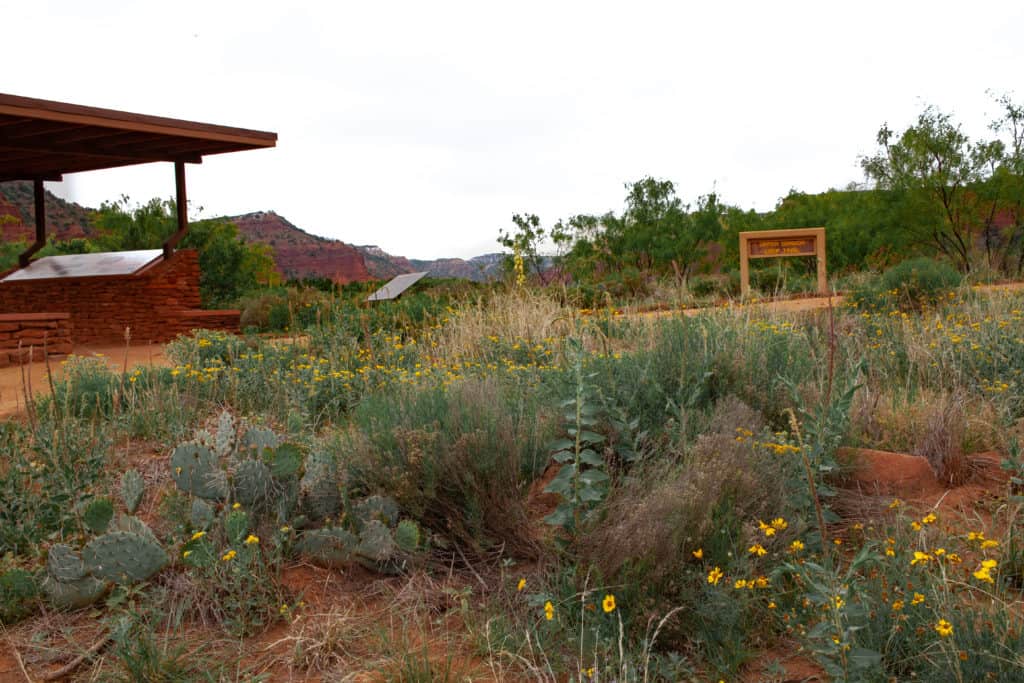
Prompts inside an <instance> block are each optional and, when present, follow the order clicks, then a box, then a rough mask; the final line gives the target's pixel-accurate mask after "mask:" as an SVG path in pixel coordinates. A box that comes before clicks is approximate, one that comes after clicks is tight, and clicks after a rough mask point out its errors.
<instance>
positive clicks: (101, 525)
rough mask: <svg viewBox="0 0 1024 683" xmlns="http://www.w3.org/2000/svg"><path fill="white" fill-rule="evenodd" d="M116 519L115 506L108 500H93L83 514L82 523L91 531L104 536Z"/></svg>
mask: <svg viewBox="0 0 1024 683" xmlns="http://www.w3.org/2000/svg"><path fill="white" fill-rule="evenodd" d="M113 517H114V504H113V503H111V502H110V500H109V499H107V498H93V499H92V500H91V501H90V502H89V504H88V505H87V506H86V508H85V512H83V513H82V521H83V522H85V526H86V527H88V528H89V531H91V532H93V533H94V534H102V533H103V532H104V531H106V530H107V527H108V526H109V525H110V520H111V519H112V518H113Z"/></svg>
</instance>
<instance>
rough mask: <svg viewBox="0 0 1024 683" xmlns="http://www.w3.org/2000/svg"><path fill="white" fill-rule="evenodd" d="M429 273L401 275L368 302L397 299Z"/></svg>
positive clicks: (375, 293)
mask: <svg viewBox="0 0 1024 683" xmlns="http://www.w3.org/2000/svg"><path fill="white" fill-rule="evenodd" d="M428 272H429V271H424V272H422V273H406V274H404V275H399V276H398V277H396V278H394V279H393V280H391V282H389V283H387V284H386V285H384V286H383V287H381V288H380V289H378V290H377V291H376V292H374V293H373V294H371V295H370V296H369V297H367V299H366V300H367V301H388V300H390V299H397V298H398V297H399V296H401V295H402V292H404V291H405V290H407V289H409V288H410V287H412V286H413V285H414V284H416V283H417V282H419V281H420V280H422V279H423V278H424V277H426V275H427V273H428Z"/></svg>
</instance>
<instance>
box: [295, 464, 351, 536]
mask: <svg viewBox="0 0 1024 683" xmlns="http://www.w3.org/2000/svg"><path fill="white" fill-rule="evenodd" d="M299 499H300V502H301V505H302V511H303V512H304V513H305V514H306V515H307V516H308V517H309V518H310V519H313V520H322V519H326V518H328V517H336V516H337V514H338V512H339V511H340V510H341V491H340V490H339V488H338V467H337V465H336V464H335V462H334V459H333V458H332V457H331V456H330V455H328V454H326V453H317V452H314V453H311V454H310V456H309V461H308V462H307V463H306V473H305V474H304V475H303V476H302V479H301V481H300V482H299Z"/></svg>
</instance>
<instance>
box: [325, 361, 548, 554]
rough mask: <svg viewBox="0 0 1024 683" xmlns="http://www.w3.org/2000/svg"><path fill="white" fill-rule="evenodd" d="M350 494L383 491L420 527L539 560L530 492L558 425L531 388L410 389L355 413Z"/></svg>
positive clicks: (464, 543)
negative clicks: (528, 389) (528, 507)
mask: <svg viewBox="0 0 1024 683" xmlns="http://www.w3.org/2000/svg"><path fill="white" fill-rule="evenodd" d="M353 418H354V421H355V424H356V425H357V426H358V433H357V434H356V435H354V436H353V437H352V438H351V442H350V443H349V444H346V445H341V444H339V449H340V450H346V451H349V452H350V453H351V455H350V456H349V462H348V467H349V481H350V484H351V486H352V487H353V491H354V492H360V489H362V491H361V492H363V493H377V492H379V493H384V494H386V495H389V496H391V497H392V498H394V499H395V501H397V502H398V504H399V506H400V507H401V509H402V510H403V512H406V513H408V514H409V515H410V516H411V517H413V518H414V519H416V520H417V521H419V522H420V523H421V524H422V525H423V526H425V527H427V528H428V529H430V530H432V531H434V532H436V533H437V534H439V535H440V536H441V537H444V538H447V539H449V540H451V541H454V542H455V543H457V544H459V545H460V546H461V547H465V548H468V549H470V550H482V549H485V548H496V547H500V546H501V545H502V544H504V545H505V549H506V552H509V553H512V554H518V555H519V556H521V557H522V556H531V555H532V556H536V555H537V553H538V552H539V548H538V545H537V542H536V540H535V537H534V535H533V531H532V528H531V524H532V522H531V520H530V517H529V514H528V511H527V507H526V495H527V487H528V485H529V483H530V482H531V481H533V480H534V479H535V478H537V477H538V476H539V475H540V473H541V471H542V470H543V469H544V467H545V466H546V465H547V463H548V450H547V447H548V444H549V442H550V441H551V438H552V436H553V430H554V425H553V424H550V421H549V420H547V419H546V418H545V410H544V408H543V407H542V406H541V405H539V404H538V401H537V398H536V395H535V393H534V392H529V391H522V392H517V391H516V389H515V388H514V387H506V386H503V385H502V384H499V383H498V382H497V381H495V380H494V379H489V380H465V381H463V382H460V383H458V384H454V385H452V386H451V387H449V388H447V389H446V388H445V387H443V386H427V387H421V388H414V387H410V388H409V389H407V390H404V391H402V390H398V391H392V392H389V393H387V394H376V395H373V396H370V397H367V398H366V400H365V401H364V402H363V403H361V404H360V405H359V406H358V408H357V409H356V410H355V411H354V414H353Z"/></svg>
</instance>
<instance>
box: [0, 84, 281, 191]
mask: <svg viewBox="0 0 1024 683" xmlns="http://www.w3.org/2000/svg"><path fill="white" fill-rule="evenodd" d="M276 144H277V134H276V133H268V132H264V131H256V130H247V129H244V128H231V127H228V126H219V125H214V124H209V123H197V122H195V121H181V120H178V119H168V118H164V117H160V116H148V115H144V114H132V113H129V112H123V111H116V110H113V109H99V108H96V107H83V106H81V105H77V104H67V103H65V102H52V101H49V100H37V99H32V98H28V97H18V96H16V95H6V94H3V93H0V182H3V181H6V180H33V179H37V178H38V179H43V180H59V179H60V177H61V176H62V175H63V174H65V173H77V172H79V171H94V170H99V169H104V168H116V167H119V166H131V165H133V164H147V163H150V162H154V161H184V162H187V163H199V162H200V161H202V157H204V156H206V155H208V154H222V153H224V152H239V151H243V150H249V149H260V148H265V147H274V146H275V145H276Z"/></svg>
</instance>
